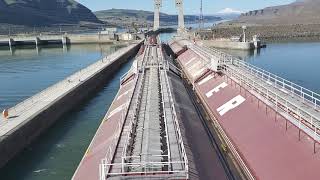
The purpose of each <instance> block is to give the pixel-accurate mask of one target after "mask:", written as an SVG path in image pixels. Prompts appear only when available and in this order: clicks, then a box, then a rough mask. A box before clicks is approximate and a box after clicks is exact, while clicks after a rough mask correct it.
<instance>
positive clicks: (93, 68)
mask: <svg viewBox="0 0 320 180" xmlns="http://www.w3.org/2000/svg"><path fill="white" fill-rule="evenodd" d="M134 46H135V45H130V46H128V47H125V48H122V49H120V50H119V51H117V52H115V53H113V54H111V55H109V56H108V57H105V58H103V59H101V60H99V61H97V62H95V63H93V64H91V65H89V66H88V67H86V68H83V69H81V70H79V71H77V72H76V73H74V74H72V75H70V76H69V77H67V78H65V79H63V80H61V81H59V82H58V83H56V84H54V85H52V86H50V87H48V88H46V89H44V90H42V91H40V92H39V93H37V94H35V95H34V96H31V97H29V98H27V99H25V100H24V101H22V102H20V103H18V104H17V105H15V106H13V107H11V108H9V110H8V111H9V115H10V116H20V115H21V114H23V113H25V112H26V111H28V110H29V109H31V108H34V107H35V104H37V103H39V102H45V103H44V104H43V106H46V105H47V104H49V103H50V101H53V100H54V99H56V98H57V97H59V96H61V95H62V93H67V92H68V91H69V90H70V89H72V88H74V87H76V86H77V85H79V84H82V82H83V81H84V80H86V79H89V78H91V77H92V76H93V75H94V74H96V73H97V72H99V71H101V70H102V69H103V68H104V67H105V66H107V65H109V64H111V63H112V62H113V61H115V60H116V59H118V58H120V57H121V56H122V55H123V54H124V53H125V52H127V51H128V50H130V49H131V48H133V47H134ZM39 108H40V107H39Z"/></svg>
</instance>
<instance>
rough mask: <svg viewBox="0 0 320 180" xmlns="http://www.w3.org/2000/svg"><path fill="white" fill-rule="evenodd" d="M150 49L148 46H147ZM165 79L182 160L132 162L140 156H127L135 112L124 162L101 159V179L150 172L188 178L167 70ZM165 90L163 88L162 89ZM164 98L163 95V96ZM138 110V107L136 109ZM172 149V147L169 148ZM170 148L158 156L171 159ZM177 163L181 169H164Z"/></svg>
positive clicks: (186, 163) (147, 52)
mask: <svg viewBox="0 0 320 180" xmlns="http://www.w3.org/2000/svg"><path fill="white" fill-rule="evenodd" d="M147 49H148V48H147ZM149 52H150V51H149V50H146V51H145V54H144V57H143V59H142V63H141V66H138V67H139V71H140V72H141V74H142V75H141V78H144V69H145V66H146V58H148V57H147V56H149ZM160 57H161V59H160V60H161V61H164V60H163V56H160ZM162 64H163V65H166V63H162ZM163 69H166V67H163ZM164 74H165V79H161V80H162V81H164V83H166V85H167V86H166V87H167V88H168V89H167V91H168V95H169V103H170V108H171V111H172V112H173V114H172V115H173V120H174V126H175V131H176V135H177V137H178V142H177V143H178V145H179V149H180V151H181V154H182V161H170V160H169V161H168V162H139V163H130V162H129V160H130V161H131V160H132V159H133V158H139V159H140V156H127V147H128V146H129V143H130V135H131V133H132V129H133V126H134V124H135V118H134V115H135V114H131V116H128V118H129V120H130V122H129V126H128V127H129V129H130V131H128V132H127V134H126V136H125V137H126V140H125V144H124V149H123V152H122V162H121V163H111V159H110V158H105V159H102V160H101V164H100V166H99V173H100V180H105V179H106V178H107V177H108V176H121V175H148V174H150V175H151V174H152V175H154V174H159V175H162V174H176V175H177V177H184V178H186V179H188V172H189V166H188V159H187V155H186V150H185V146H184V143H183V138H182V135H181V130H180V126H179V122H178V118H177V114H176V110H175V106H174V102H173V98H172V93H171V89H170V85H169V80H168V76H167V73H166V72H165V73H164ZM143 81H144V79H141V80H140V83H139V85H138V88H139V89H137V90H138V91H139V94H138V98H137V99H136V101H135V102H133V104H134V106H135V107H134V109H136V108H137V107H138V104H139V103H140V97H141V94H140V93H141V87H142V86H143ZM161 88H164V87H163V86H161ZM162 90H163V89H162ZM162 98H163V97H162ZM136 110H137V109H136ZM166 133H168V132H167V127H166ZM167 143H168V145H169V142H168V139H167ZM169 150H170V149H169ZM169 150H168V154H167V155H157V156H158V157H159V156H161V157H168V159H170V153H169ZM152 156H155V155H150V157H152ZM175 164H179V165H180V167H181V169H175V170H170V168H168V169H167V170H165V169H163V167H165V166H167V167H172V166H173V165H175ZM111 168H116V169H121V171H120V172H110V169H111Z"/></svg>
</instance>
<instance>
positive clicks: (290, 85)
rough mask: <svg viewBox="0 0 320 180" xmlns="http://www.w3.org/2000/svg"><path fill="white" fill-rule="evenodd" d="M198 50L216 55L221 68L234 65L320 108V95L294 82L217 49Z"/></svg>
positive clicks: (315, 107)
mask: <svg viewBox="0 0 320 180" xmlns="http://www.w3.org/2000/svg"><path fill="white" fill-rule="evenodd" d="M197 50H198V51H199V50H201V51H202V52H204V53H206V54H216V55H215V58H214V59H219V63H220V65H221V66H223V65H228V64H233V65H235V66H238V67H240V68H243V69H244V70H246V71H247V72H249V73H250V74H251V75H254V76H256V77H258V78H261V79H262V80H265V81H267V82H268V83H270V84H272V85H273V86H274V87H275V88H278V89H279V88H280V89H282V90H287V91H289V92H290V93H291V95H297V96H298V97H300V98H302V100H303V101H306V102H309V103H311V106H313V107H314V109H317V108H319V107H320V94H318V93H316V92H314V91H311V90H310V89H307V88H304V87H302V86H300V85H298V84H296V83H294V82H292V81H289V80H286V79H284V78H282V77H280V76H277V75H275V74H273V73H271V72H268V71H266V70H264V69H262V68H259V67H257V66H254V65H252V64H250V63H247V62H245V61H243V60H240V59H238V58H235V57H233V56H231V55H229V54H226V53H224V52H222V51H219V50H217V49H214V48H208V47H205V48H198V49H197ZM284 92H285V91H284Z"/></svg>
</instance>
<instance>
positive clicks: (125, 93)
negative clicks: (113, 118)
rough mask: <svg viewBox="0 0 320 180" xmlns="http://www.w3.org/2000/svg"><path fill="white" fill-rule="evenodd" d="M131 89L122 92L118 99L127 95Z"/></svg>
mask: <svg viewBox="0 0 320 180" xmlns="http://www.w3.org/2000/svg"><path fill="white" fill-rule="evenodd" d="M130 91H131V90H128V91H126V92H124V93H122V94H121V95H119V96H118V98H117V100H119V99H120V98H122V97H123V96H125V95H127V94H128V93H129V92H130Z"/></svg>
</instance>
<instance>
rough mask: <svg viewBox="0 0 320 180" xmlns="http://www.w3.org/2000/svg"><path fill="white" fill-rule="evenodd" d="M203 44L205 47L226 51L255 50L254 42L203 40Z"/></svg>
mask: <svg viewBox="0 0 320 180" xmlns="http://www.w3.org/2000/svg"><path fill="white" fill-rule="evenodd" d="M201 43H203V44H204V45H205V46H209V47H216V48H224V49H239V50H251V49H254V48H255V46H254V43H252V42H233V41H215V40H203V41H201Z"/></svg>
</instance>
